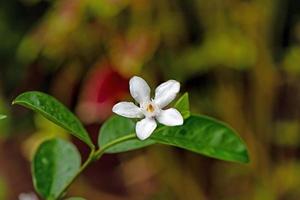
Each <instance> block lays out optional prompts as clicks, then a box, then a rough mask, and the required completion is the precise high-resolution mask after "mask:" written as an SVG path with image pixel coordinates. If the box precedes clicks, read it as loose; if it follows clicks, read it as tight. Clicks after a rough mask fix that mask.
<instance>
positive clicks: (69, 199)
mask: <svg viewBox="0 0 300 200" xmlns="http://www.w3.org/2000/svg"><path fill="white" fill-rule="evenodd" d="M65 200H86V199H84V198H82V197H70V198H67V199H65Z"/></svg>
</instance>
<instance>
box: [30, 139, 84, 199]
mask: <svg viewBox="0 0 300 200" xmlns="http://www.w3.org/2000/svg"><path fill="white" fill-rule="evenodd" d="M80 163H81V158H80V154H79V152H78V150H77V149H76V147H75V146H74V145H73V144H72V143H70V142H67V141H65V140H62V139H51V140H47V141H45V142H44V143H42V144H41V145H40V147H39V148H38V150H37V152H36V154H35V156H34V159H33V162H32V173H33V183H34V187H35V189H36V191H37V192H38V193H39V194H40V195H41V196H42V197H43V198H45V199H47V200H50V199H51V200H52V199H57V198H58V197H59V194H60V193H61V192H63V190H64V188H65V186H66V185H67V184H68V183H69V182H70V181H71V180H72V178H73V177H74V176H75V175H76V174H77V173H78V171H79V168H80Z"/></svg>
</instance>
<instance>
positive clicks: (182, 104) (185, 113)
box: [174, 92, 190, 119]
mask: <svg viewBox="0 0 300 200" xmlns="http://www.w3.org/2000/svg"><path fill="white" fill-rule="evenodd" d="M174 107H175V108H176V109H177V110H178V111H179V112H180V113H181V115H182V117H183V119H187V118H188V117H189V116H190V102H189V94H188V93H187V92H186V93H184V94H183V95H182V96H181V97H180V98H179V99H178V101H177V102H176V103H175V106H174Z"/></svg>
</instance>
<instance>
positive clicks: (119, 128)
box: [98, 115, 155, 153]
mask: <svg viewBox="0 0 300 200" xmlns="http://www.w3.org/2000/svg"><path fill="white" fill-rule="evenodd" d="M118 141H123V142H121V143H118V144H116V145H112V146H111V147H110V148H108V149H107V150H106V151H105V152H106V153H119V152H124V151H130V150H134V149H139V148H142V147H145V146H148V145H151V144H154V143H155V142H154V141H153V140H150V139H148V140H144V141H141V140H139V139H138V138H137V137H136V134H135V122H134V121H133V120H131V119H128V118H125V117H120V116H116V115H115V116H112V117H111V118H110V119H108V120H107V121H106V122H105V123H104V124H103V125H102V127H101V129H100V134H99V137H98V144H99V146H100V148H103V147H105V146H107V145H111V144H113V143H116V142H118Z"/></svg>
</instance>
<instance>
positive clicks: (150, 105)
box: [141, 102, 160, 117]
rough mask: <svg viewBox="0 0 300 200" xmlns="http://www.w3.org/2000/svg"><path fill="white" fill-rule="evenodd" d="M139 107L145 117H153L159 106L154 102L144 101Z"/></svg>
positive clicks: (158, 110) (156, 113)
mask: <svg viewBox="0 0 300 200" xmlns="http://www.w3.org/2000/svg"><path fill="white" fill-rule="evenodd" d="M141 108H142V111H143V113H144V115H145V116H146V117H155V116H156V115H158V114H159V112H160V109H159V107H157V105H156V104H155V103H154V102H146V103H144V104H142V105H141Z"/></svg>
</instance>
